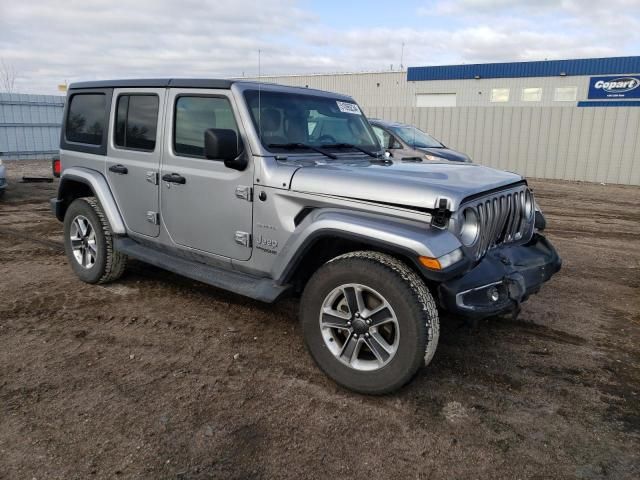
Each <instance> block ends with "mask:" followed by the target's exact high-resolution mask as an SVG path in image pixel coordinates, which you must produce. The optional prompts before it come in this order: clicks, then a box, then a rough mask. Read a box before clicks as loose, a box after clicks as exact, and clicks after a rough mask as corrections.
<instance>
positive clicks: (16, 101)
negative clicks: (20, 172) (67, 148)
mask: <svg viewBox="0 0 640 480" xmlns="http://www.w3.org/2000/svg"><path fill="white" fill-rule="evenodd" d="M64 101H65V97H61V96H56V95H24V94H10V93H0V158H4V159H9V160H11V159H16V160H26V159H43V158H51V156H52V155H53V154H55V153H57V152H58V150H59V145H60V123H61V122H62V111H63V109H64Z"/></svg>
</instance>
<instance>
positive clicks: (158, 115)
mask: <svg viewBox="0 0 640 480" xmlns="http://www.w3.org/2000/svg"><path fill="white" fill-rule="evenodd" d="M165 95H166V90H165V89H163V88H158V89H153V88H149V89H131V90H125V89H116V90H114V92H113V100H112V108H111V112H112V113H111V125H112V128H110V129H109V131H110V132H111V136H110V138H109V142H108V151H107V159H106V166H105V176H106V178H107V181H108V182H109V187H110V188H111V191H112V192H113V195H114V197H115V200H116V203H117V204H118V208H119V209H120V213H121V214H122V217H123V219H124V222H125V224H126V226H127V229H128V230H130V231H132V232H135V233H138V234H142V235H147V236H150V237H157V236H158V234H159V233H160V226H159V221H158V211H159V209H158V202H159V199H158V171H159V168H160V157H161V151H162V142H161V140H160V139H161V138H162V137H161V136H159V135H158V133H159V132H161V131H162V125H163V120H164V101H165Z"/></svg>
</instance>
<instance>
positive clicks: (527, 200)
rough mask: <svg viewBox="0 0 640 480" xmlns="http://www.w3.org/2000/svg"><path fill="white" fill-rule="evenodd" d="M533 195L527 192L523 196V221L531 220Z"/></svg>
mask: <svg viewBox="0 0 640 480" xmlns="http://www.w3.org/2000/svg"><path fill="white" fill-rule="evenodd" d="M533 209H534V205H533V195H532V194H531V192H530V191H529V190H527V191H526V192H525V194H524V218H525V220H531V216H532V215H533Z"/></svg>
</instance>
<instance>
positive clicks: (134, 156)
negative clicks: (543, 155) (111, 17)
mask: <svg viewBox="0 0 640 480" xmlns="http://www.w3.org/2000/svg"><path fill="white" fill-rule="evenodd" d="M60 148H61V161H62V174H61V181H60V186H59V190H58V195H57V198H55V199H53V200H52V209H53V211H54V212H55V215H56V216H57V218H58V219H59V220H60V221H63V222H64V237H65V249H66V252H67V256H68V258H69V262H70V264H71V266H72V268H73V270H74V271H75V273H76V274H77V275H78V277H80V279H81V280H83V281H85V282H88V283H104V282H110V281H113V280H116V279H117V278H118V277H120V276H121V275H122V273H123V271H124V270H125V266H126V263H127V259H128V258H134V259H137V260H141V261H143V262H146V263H149V264H152V265H155V266H158V267H161V268H164V269H166V270H170V271H172V272H176V273H179V274H182V275H184V276H186V277H189V278H192V279H195V280H199V281H201V282H204V283H207V284H210V285H214V286H216V287H219V288H223V289H226V290H230V291H232V292H236V293H238V294H240V295H245V296H247V297H251V298H254V299H257V300H261V301H263V302H274V301H275V300H277V299H278V298H280V297H282V296H283V295H286V294H293V295H296V294H300V295H301V301H300V321H301V325H302V332H303V335H304V340H305V342H306V344H307V347H308V349H309V352H310V353H311V355H312V357H313V358H314V360H315V361H316V362H317V364H318V366H319V367H320V368H321V369H322V370H323V371H324V372H325V373H326V374H327V375H328V376H329V377H331V378H332V379H333V380H335V381H336V382H337V383H339V384H340V385H343V386H345V387H347V388H350V389H352V390H355V391H358V392H363V393H368V394H381V393H386V392H390V391H393V390H395V389H397V388H399V387H401V386H402V385H404V384H405V383H407V382H408V381H409V380H410V379H411V378H412V377H413V376H414V375H415V374H416V372H417V371H418V369H419V368H420V367H421V366H422V365H425V364H428V363H429V362H430V361H431V359H432V357H433V355H434V353H435V351H436V346H437V343H438V335H439V319H438V312H439V310H440V311H448V312H452V313H453V314H456V315H461V316H466V317H469V318H471V319H477V318H482V317H486V316H491V315H496V314H502V313H507V312H511V311H514V310H517V309H518V308H519V305H520V303H521V302H523V301H524V300H526V299H527V298H528V297H529V295H531V294H532V293H535V292H537V291H538V290H539V288H540V286H541V285H542V284H543V283H544V282H545V281H547V280H548V279H549V278H550V277H551V276H552V275H553V274H554V273H555V272H557V271H558V270H559V268H560V259H559V257H558V255H557V253H556V252H555V250H554V249H553V247H552V246H551V245H550V244H549V242H548V241H547V240H546V239H545V238H544V237H543V236H542V235H541V234H540V233H539V231H540V230H542V228H543V223H544V218H543V217H542V214H541V212H539V210H538V209H537V208H536V205H535V201H534V198H533V195H532V193H531V191H530V190H529V188H527V183H526V181H525V180H524V179H523V178H522V177H520V176H519V175H516V174H513V173H506V172H502V171H497V170H494V169H491V168H487V167H483V166H480V165H474V164H468V163H460V162H448V161H446V160H442V161H437V162H432V161H427V160H419V159H415V158H411V159H404V160H403V159H396V158H394V159H388V158H385V156H384V154H383V150H382V147H381V145H380V144H379V143H378V140H377V138H376V136H375V134H374V133H373V131H372V129H371V126H370V125H369V123H368V122H367V119H366V118H365V116H364V114H363V113H362V111H361V110H360V108H359V107H358V105H357V104H356V103H355V101H354V100H353V99H352V98H350V97H347V96H344V95H338V94H334V93H327V92H322V91H317V90H312V89H307V88H291V87H284V86H278V85H270V84H259V83H252V82H244V81H230V80H185V79H149V80H116V81H98V82H86V83H76V84H73V85H71V86H70V88H69V92H68V98H67V103H66V109H65V114H64V125H63V129H62V136H61V141H60Z"/></svg>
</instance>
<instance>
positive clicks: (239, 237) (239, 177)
mask: <svg viewBox="0 0 640 480" xmlns="http://www.w3.org/2000/svg"><path fill="white" fill-rule="evenodd" d="M209 128H224V129H231V130H235V131H236V133H237V135H238V138H240V139H243V138H245V139H246V137H245V134H244V129H243V128H242V124H241V122H240V119H239V116H238V114H237V108H236V106H235V100H234V98H233V96H232V95H231V92H230V91H229V90H196V89H177V88H176V89H171V90H170V91H169V96H168V99H167V122H166V129H165V131H166V132H168V133H167V135H170V137H171V138H167V139H166V141H165V151H164V153H163V157H162V166H161V171H160V178H161V180H160V182H161V185H162V186H161V192H160V197H161V210H162V215H161V218H162V220H163V222H164V225H165V227H166V229H167V231H168V232H169V235H170V236H171V239H172V240H173V241H174V242H175V243H176V244H178V245H182V246H185V247H189V248H193V249H196V250H200V251H203V252H208V253H213V254H215V255H220V256H223V257H228V258H232V259H236V260H248V259H249V258H250V257H251V232H252V221H253V208H252V207H253V204H252V198H251V188H252V185H253V162H252V161H249V164H248V166H247V168H246V169H245V170H243V171H241V172H240V171H237V170H233V169H230V168H227V167H225V165H224V162H223V161H222V160H221V159H207V158H205V157H204V132H205V130H207V129H209ZM243 143H244V145H245V147H244V148H245V150H247V148H248V147H247V145H248V144H247V142H246V141H244V142H243ZM245 155H250V153H249V152H248V151H245ZM165 179H166V180H165Z"/></svg>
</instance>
